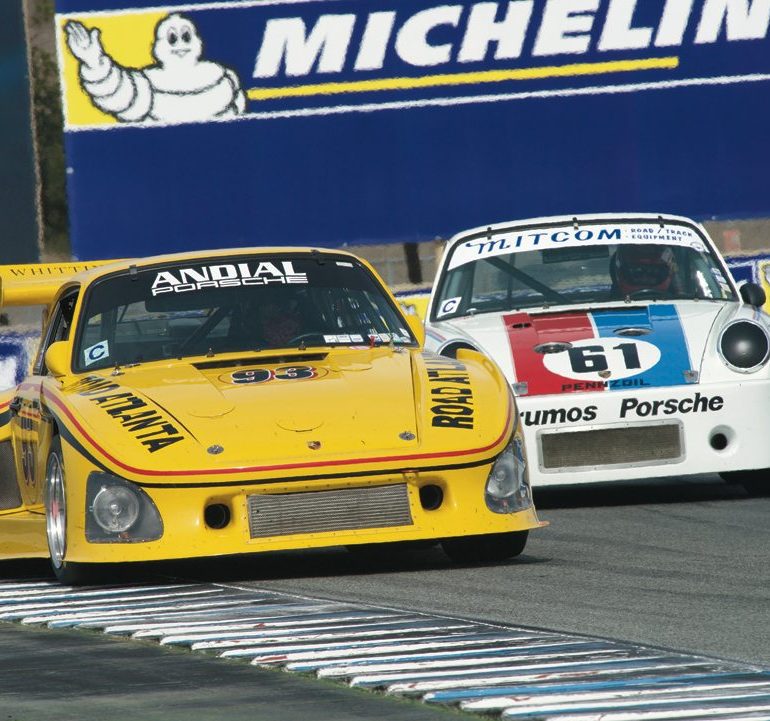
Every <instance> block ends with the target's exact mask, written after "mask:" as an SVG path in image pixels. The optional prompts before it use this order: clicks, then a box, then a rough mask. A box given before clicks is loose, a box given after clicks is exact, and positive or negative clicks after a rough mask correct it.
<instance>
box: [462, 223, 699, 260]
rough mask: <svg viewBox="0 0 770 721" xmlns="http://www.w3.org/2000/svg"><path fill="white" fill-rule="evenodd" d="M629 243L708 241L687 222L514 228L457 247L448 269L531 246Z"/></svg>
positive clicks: (693, 245)
mask: <svg viewBox="0 0 770 721" xmlns="http://www.w3.org/2000/svg"><path fill="white" fill-rule="evenodd" d="M623 243H628V244H631V245H637V244H650V243H652V244H656V245H677V246H683V247H685V248H692V249H693V250H696V251H698V252H699V253H703V252H705V251H706V245H705V243H704V242H703V240H702V239H701V237H700V235H699V234H698V232H697V231H696V230H695V229H694V228H688V227H687V226H683V225H662V224H660V225H656V224H645V223H632V224H631V223H630V224H628V225H574V226H573V225H570V226H564V227H561V228H549V229H539V230H538V229H533V228H524V227H520V228H511V229H510V230H506V231H495V232H490V234H489V235H488V236H487V237H485V238H474V239H473V240H468V241H466V242H465V243H460V244H459V245H457V246H456V247H455V250H454V252H453V253H452V257H451V259H450V261H449V264H448V266H447V270H452V269H454V268H458V267H460V266H461V265H465V264H466V263H472V262H473V261H474V260H480V259H484V258H493V257H494V256H497V255H508V254H510V253H524V252H526V251H528V250H555V249H557V248H574V247H576V246H589V245H622V244H623Z"/></svg>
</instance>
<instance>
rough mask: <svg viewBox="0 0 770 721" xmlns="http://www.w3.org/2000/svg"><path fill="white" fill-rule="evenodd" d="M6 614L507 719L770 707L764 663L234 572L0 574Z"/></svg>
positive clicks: (757, 715)
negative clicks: (244, 583)
mask: <svg viewBox="0 0 770 721" xmlns="http://www.w3.org/2000/svg"><path fill="white" fill-rule="evenodd" d="M0 621H13V622H20V623H23V624H39V625H47V626H49V627H51V628H79V629H92V630H96V631H100V632H102V633H105V634H108V635H113V636H125V637H131V638H135V639H138V640H144V641H148V640H149V641H156V642H157V643H159V644H161V645H166V646H180V647H187V648H190V649H192V650H193V651H203V652H208V653H214V654H217V655H218V656H220V657H224V658H240V659H244V660H249V661H250V662H251V664H252V665H255V666H261V667H272V668H283V669H286V670H289V671H294V672H301V673H314V674H316V675H317V676H319V677H323V678H328V679H336V680H337V681H339V682H340V683H345V684H348V685H350V686H356V687H362V688H368V689H373V690H379V691H382V692H384V693H387V694H391V695H400V696H408V697H411V698H415V699H418V700H422V701H423V702H425V703H429V704H445V705H453V706H458V707H459V708H460V709H462V710H464V711H469V712H476V713H483V714H487V715H494V716H497V717H502V718H505V719H538V720H541V719H559V720H560V721H599V720H600V721H664V720H666V719H690V720H691V721H694V720H695V719H712V720H713V721H728V720H732V721H737V719H747V718H751V719H768V718H770V669H761V668H758V667H752V666H749V665H746V664H738V663H734V662H727V661H720V660H717V659H709V658H704V657H699V656H691V655H685V654H681V653H675V652H671V651H665V650H660V649H655V648H649V647H642V646H632V645H630V644H623V643H617V642H613V641H607V640H603V639H598V638H590V637H586V636H576V635H569V634H563V633H556V632H550V631H543V630H535V629H530V628H523V627H517V626H502V625H492V624H486V623H480V622H477V621H469V620H465V619H457V618H449V617H445V616H435V615H427V614H418V613H414V612H411V611H403V610H397V609H392V608H383V607H376V606H364V605H358V604H348V603H343V602H335V601H324V600H319V599H313V598H306V597H300V596H292V595H288V594H282V593H275V592H268V591H262V590H259V589H251V588H241V587H238V586H235V585H220V584H190V585H186V584H167V585H154V586H127V587H91V588H77V589H75V588H69V587H66V586H60V585H58V584H56V583H51V582H28V583H14V582H0Z"/></svg>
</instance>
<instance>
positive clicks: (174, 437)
mask: <svg viewBox="0 0 770 721" xmlns="http://www.w3.org/2000/svg"><path fill="white" fill-rule="evenodd" d="M75 390H76V391H77V393H78V395H81V396H84V397H86V398H88V399H89V400H90V401H92V402H93V403H95V404H96V405H97V406H99V408H101V409H102V410H103V411H105V413H106V414H107V415H108V416H110V417H111V418H112V419H113V420H115V421H116V422H117V423H119V424H120V425H121V427H123V428H125V429H126V430H127V431H128V432H129V433H133V434H134V437H135V438H136V439H137V440H138V441H139V442H140V443H141V444H142V445H143V446H144V447H145V448H146V449H147V450H148V451H149V452H150V453H155V452H156V451H159V450H162V449H163V448H167V447H168V446H173V445H174V444H175V443H179V441H182V440H184V436H183V435H182V434H181V432H180V431H179V429H178V428H177V427H176V426H175V425H174V424H173V423H172V422H171V421H170V420H169V419H168V418H167V417H166V416H164V415H163V414H162V413H160V412H159V411H158V410H156V409H155V408H152V407H150V406H149V404H148V403H147V402H146V401H144V400H142V399H141V398H139V397H138V396H136V395H134V394H133V393H131V392H130V391H124V390H122V389H121V386H119V385H118V384H117V383H113V382H112V381H110V380H107V379H105V378H100V377H99V376H88V377H87V378H84V379H83V380H82V381H80V383H79V384H78V386H77V387H76V389H75Z"/></svg>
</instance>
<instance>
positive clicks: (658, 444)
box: [540, 423, 683, 470]
mask: <svg viewBox="0 0 770 721" xmlns="http://www.w3.org/2000/svg"><path fill="white" fill-rule="evenodd" d="M540 450H541V454H540V458H541V467H542V468H543V470H552V469H553V470H555V469H557V468H585V467H591V468H596V467H602V466H630V465H636V464H640V463H650V464H655V463H672V462H675V461H678V460H681V459H682V457H683V444H682V431H681V425H680V424H679V423H661V424H658V425H651V426H629V427H627V428H599V429H595V430H588V431H576V432H574V433H565V432H564V431H560V432H559V433H543V434H542V435H541V436H540Z"/></svg>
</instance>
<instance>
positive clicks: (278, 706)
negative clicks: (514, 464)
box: [0, 476, 770, 721]
mask: <svg viewBox="0 0 770 721" xmlns="http://www.w3.org/2000/svg"><path fill="white" fill-rule="evenodd" d="M537 500H538V506H539V508H540V514H541V517H542V518H543V519H545V520H548V521H550V522H551V526H550V527H548V528H545V529H542V530H540V531H537V532H533V533H532V534H531V536H530V542H529V544H528V546H527V548H526V550H525V552H524V554H523V555H522V556H521V557H520V558H519V559H515V560H513V561H510V562H506V563H501V564H491V565H487V566H476V567H457V566H452V565H451V564H450V563H449V562H448V560H447V559H446V558H445V557H444V555H443V554H442V553H441V551H440V550H439V549H437V548H436V549H425V550H420V551H406V552H394V551H392V550H390V549H388V550H387V551H383V553H381V554H379V555H378V556H376V557H359V556H354V555H352V554H349V553H347V552H346V551H345V550H344V549H330V550H327V551H316V552H305V553H291V554H289V553H277V554H269V555H265V556H262V557H255V558H252V559H244V558H237V559H220V560H218V561H217V562H216V563H212V562H209V563H180V564H173V565H168V564H164V565H163V566H152V567H150V568H148V569H146V570H147V573H149V574H152V575H155V574H157V573H160V574H163V575H166V576H173V577H176V578H187V579H198V580H206V581H216V582H221V583H226V584H230V583H237V585H238V586H240V587H253V588H261V589H265V590H274V591H281V592H286V593H290V594H298V595H307V596H312V597H318V598H333V599H342V600H345V601H350V602H359V603H365V604H372V605H377V606H388V607H394V608H404V609H412V610H418V611H424V612H434V613H439V614H447V615H452V616H458V617H463V618H470V619H477V620H483V621H492V622H499V623H507V624H515V625H522V626H531V627H538V628H547V629H553V630H559V631H566V632H573V633H583V634H588V635H596V636H601V637H605V638H613V639H618V640H622V641H631V642H636V643H639V644H642V645H653V646H657V647H663V648H669V649H673V650H677V651H684V652H691V653H696V654H705V655H710V656H715V657H719V658H725V659H732V660H738V661H744V662H748V663H752V664H757V665H763V666H767V667H770V565H769V564H768V558H769V557H770V553H769V551H770V524H768V519H769V518H770V499H767V498H759V499H753V498H748V497H747V495H746V493H745V492H744V491H743V489H742V488H741V487H740V486H737V485H733V484H726V483H723V482H722V481H721V480H719V479H718V478H717V477H716V476H708V477H699V478H696V479H671V480H667V481H649V482H643V483H634V484H621V485H615V486H601V487H600V486H594V487H588V488H585V487H584V488H575V489H558V490H543V491H540V492H539V493H538V494H537ZM44 569H45V566H44V565H42V566H41V565H40V564H32V565H29V564H27V565H23V566H22V565H20V564H0V578H4V579H9V578H17V577H25V576H26V577H27V578H29V577H30V576H34V575H40V573H43V572H44ZM451 717H454V718H457V715H456V713H454V712H451V711H444V710H441V709H434V708H428V707H424V706H419V705H416V704H412V703H406V702H399V701H396V700H394V699H388V698H382V697H378V696H375V695H371V694H363V693H359V692H358V691H354V690H351V689H347V688H343V687H340V686H335V685H331V684H328V683H326V682H320V681H318V680H314V679H309V678H302V677H296V676H290V675H287V674H282V673H280V672H273V671H263V670H259V669H255V668H253V667H250V666H246V665H243V664H237V663H233V662H226V661H223V660H219V659H213V658H208V657H205V656H199V655H194V654H190V653H189V652H184V651H174V650H168V649H164V648H160V647H158V646H156V645H153V644H144V643H137V642H128V641H119V640H116V639H111V638H105V637H102V636H99V635H97V634H94V633H87V632H75V631H52V630H49V629H42V628H37V627H33V628H25V627H22V626H19V625H10V624H0V721H46V720H47V719H57V721H69V720H70V719H78V720H82V721H91V720H92V719H94V720H95V719H99V720H100V721H101V720H102V719H114V718H131V719H164V721H166V720H167V721H176V719H184V721H202V720H203V719H227V720H228V721H230V720H233V721H239V720H240V719H247V718H248V719H252V720H255V721H263V720H264V721H266V720H268V719H270V720H271V721H275V720H278V721H282V720H283V719H287V721H288V720H289V719H298V720H303V719H308V720H310V719H313V720H314V721H317V720H323V719H329V721H332V720H334V721H348V720H351V721H352V720H353V719H385V718H387V719H393V720H394V721H401V719H404V720H407V719H426V721H427V720H428V719H440V718H451Z"/></svg>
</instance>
